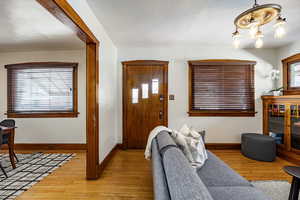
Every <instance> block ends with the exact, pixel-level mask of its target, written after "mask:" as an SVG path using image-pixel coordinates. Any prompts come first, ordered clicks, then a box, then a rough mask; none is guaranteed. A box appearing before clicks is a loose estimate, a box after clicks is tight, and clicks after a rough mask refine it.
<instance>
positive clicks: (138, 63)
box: [122, 60, 169, 149]
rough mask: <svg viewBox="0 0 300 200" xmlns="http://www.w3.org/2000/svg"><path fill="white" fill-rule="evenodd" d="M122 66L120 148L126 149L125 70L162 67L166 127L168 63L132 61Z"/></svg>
mask: <svg viewBox="0 0 300 200" xmlns="http://www.w3.org/2000/svg"><path fill="white" fill-rule="evenodd" d="M122 65H123V71H122V73H123V75H122V77H123V85H122V108H123V114H122V123H123V143H122V148H123V149H128V133H127V127H126V121H125V120H126V116H127V109H126V100H127V92H126V91H127V84H126V83H127V77H126V70H127V68H129V67H130V66H137V65H138V66H144V67H147V66H161V67H163V73H164V75H163V77H164V82H163V90H164V98H165V101H164V106H163V107H164V108H163V113H164V122H163V125H164V126H168V99H169V95H168V94H169V91H168V67H169V61H160V60H132V61H124V62H122Z"/></svg>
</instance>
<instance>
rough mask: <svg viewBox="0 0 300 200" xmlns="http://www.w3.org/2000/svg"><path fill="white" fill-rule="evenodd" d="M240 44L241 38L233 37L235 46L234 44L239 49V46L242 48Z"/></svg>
mask: <svg viewBox="0 0 300 200" xmlns="http://www.w3.org/2000/svg"><path fill="white" fill-rule="evenodd" d="M240 45H241V40H240V38H233V46H234V48H236V49H238V48H240Z"/></svg>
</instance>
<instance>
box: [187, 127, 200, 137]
mask: <svg viewBox="0 0 300 200" xmlns="http://www.w3.org/2000/svg"><path fill="white" fill-rule="evenodd" d="M190 136H191V137H193V138H194V139H199V138H200V137H201V135H200V134H199V133H198V132H197V131H195V130H194V129H191V130H190Z"/></svg>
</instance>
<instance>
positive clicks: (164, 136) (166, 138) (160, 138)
mask: <svg viewBox="0 0 300 200" xmlns="http://www.w3.org/2000/svg"><path fill="white" fill-rule="evenodd" d="M156 140H157V144H158V150H159V152H160V153H161V154H163V153H164V151H165V150H166V149H167V148H168V147H172V146H173V147H177V145H176V143H175V142H174V140H173V139H172V138H171V136H170V135H169V133H168V132H167V131H162V132H160V133H159V134H158V135H157V136H156Z"/></svg>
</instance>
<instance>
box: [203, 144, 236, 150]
mask: <svg viewBox="0 0 300 200" xmlns="http://www.w3.org/2000/svg"><path fill="white" fill-rule="evenodd" d="M205 146H206V148H207V149H209V150H230V149H241V144H240V143H206V144H205Z"/></svg>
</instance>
